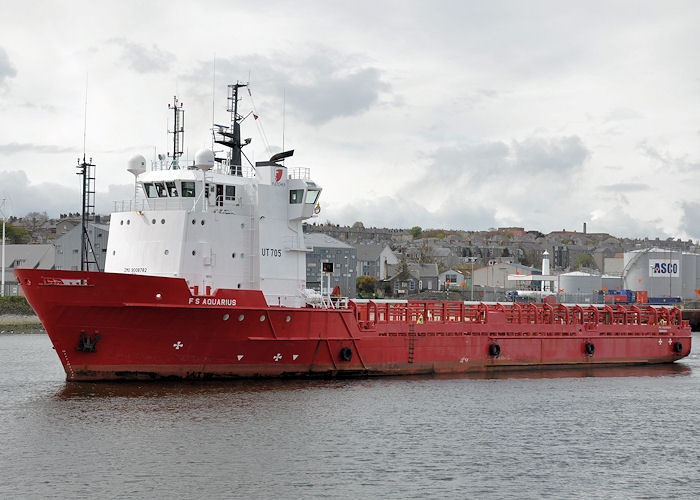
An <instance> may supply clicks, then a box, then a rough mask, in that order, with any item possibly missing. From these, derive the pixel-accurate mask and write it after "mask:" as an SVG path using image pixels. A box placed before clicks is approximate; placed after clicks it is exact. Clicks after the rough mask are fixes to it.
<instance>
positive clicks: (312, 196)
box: [305, 189, 320, 204]
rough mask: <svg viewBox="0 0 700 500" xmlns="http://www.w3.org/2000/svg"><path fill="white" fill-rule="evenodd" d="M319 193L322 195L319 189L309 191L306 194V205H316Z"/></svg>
mask: <svg viewBox="0 0 700 500" xmlns="http://www.w3.org/2000/svg"><path fill="white" fill-rule="evenodd" d="M319 193H320V191H319V190H318V189H309V190H308V191H307V193H306V201H305V203H312V204H315V203H316V200H318V195H319Z"/></svg>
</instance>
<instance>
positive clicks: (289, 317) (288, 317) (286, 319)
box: [284, 316, 292, 323]
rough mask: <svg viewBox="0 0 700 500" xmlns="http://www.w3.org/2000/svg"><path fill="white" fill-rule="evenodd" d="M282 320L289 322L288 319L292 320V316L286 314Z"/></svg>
mask: <svg viewBox="0 0 700 500" xmlns="http://www.w3.org/2000/svg"><path fill="white" fill-rule="evenodd" d="M284 320H285V321H286V322H287V323H289V322H290V321H292V317H291V316H287V317H286V318H284Z"/></svg>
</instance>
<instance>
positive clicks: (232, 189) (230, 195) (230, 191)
mask: <svg viewBox="0 0 700 500" xmlns="http://www.w3.org/2000/svg"><path fill="white" fill-rule="evenodd" d="M235 198H236V186H226V198H225V199H226V201H233V200H234V199H235Z"/></svg>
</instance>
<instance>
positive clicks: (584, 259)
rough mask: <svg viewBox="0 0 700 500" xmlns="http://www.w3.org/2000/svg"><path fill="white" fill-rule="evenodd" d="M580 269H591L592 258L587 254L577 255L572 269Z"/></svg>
mask: <svg viewBox="0 0 700 500" xmlns="http://www.w3.org/2000/svg"><path fill="white" fill-rule="evenodd" d="M582 267H593V257H591V256H590V255H589V254H587V253H582V254H579V256H578V257H576V262H575V263H574V269H581V268H582Z"/></svg>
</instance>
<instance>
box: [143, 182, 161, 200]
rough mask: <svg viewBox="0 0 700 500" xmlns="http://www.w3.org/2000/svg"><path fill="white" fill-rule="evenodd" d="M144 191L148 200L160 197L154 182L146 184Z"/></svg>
mask: <svg viewBox="0 0 700 500" xmlns="http://www.w3.org/2000/svg"><path fill="white" fill-rule="evenodd" d="M143 190H144V191H145V193H146V196H147V197H148V198H155V197H156V196H158V193H156V188H155V186H154V185H153V183H152V182H144V183H143Z"/></svg>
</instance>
